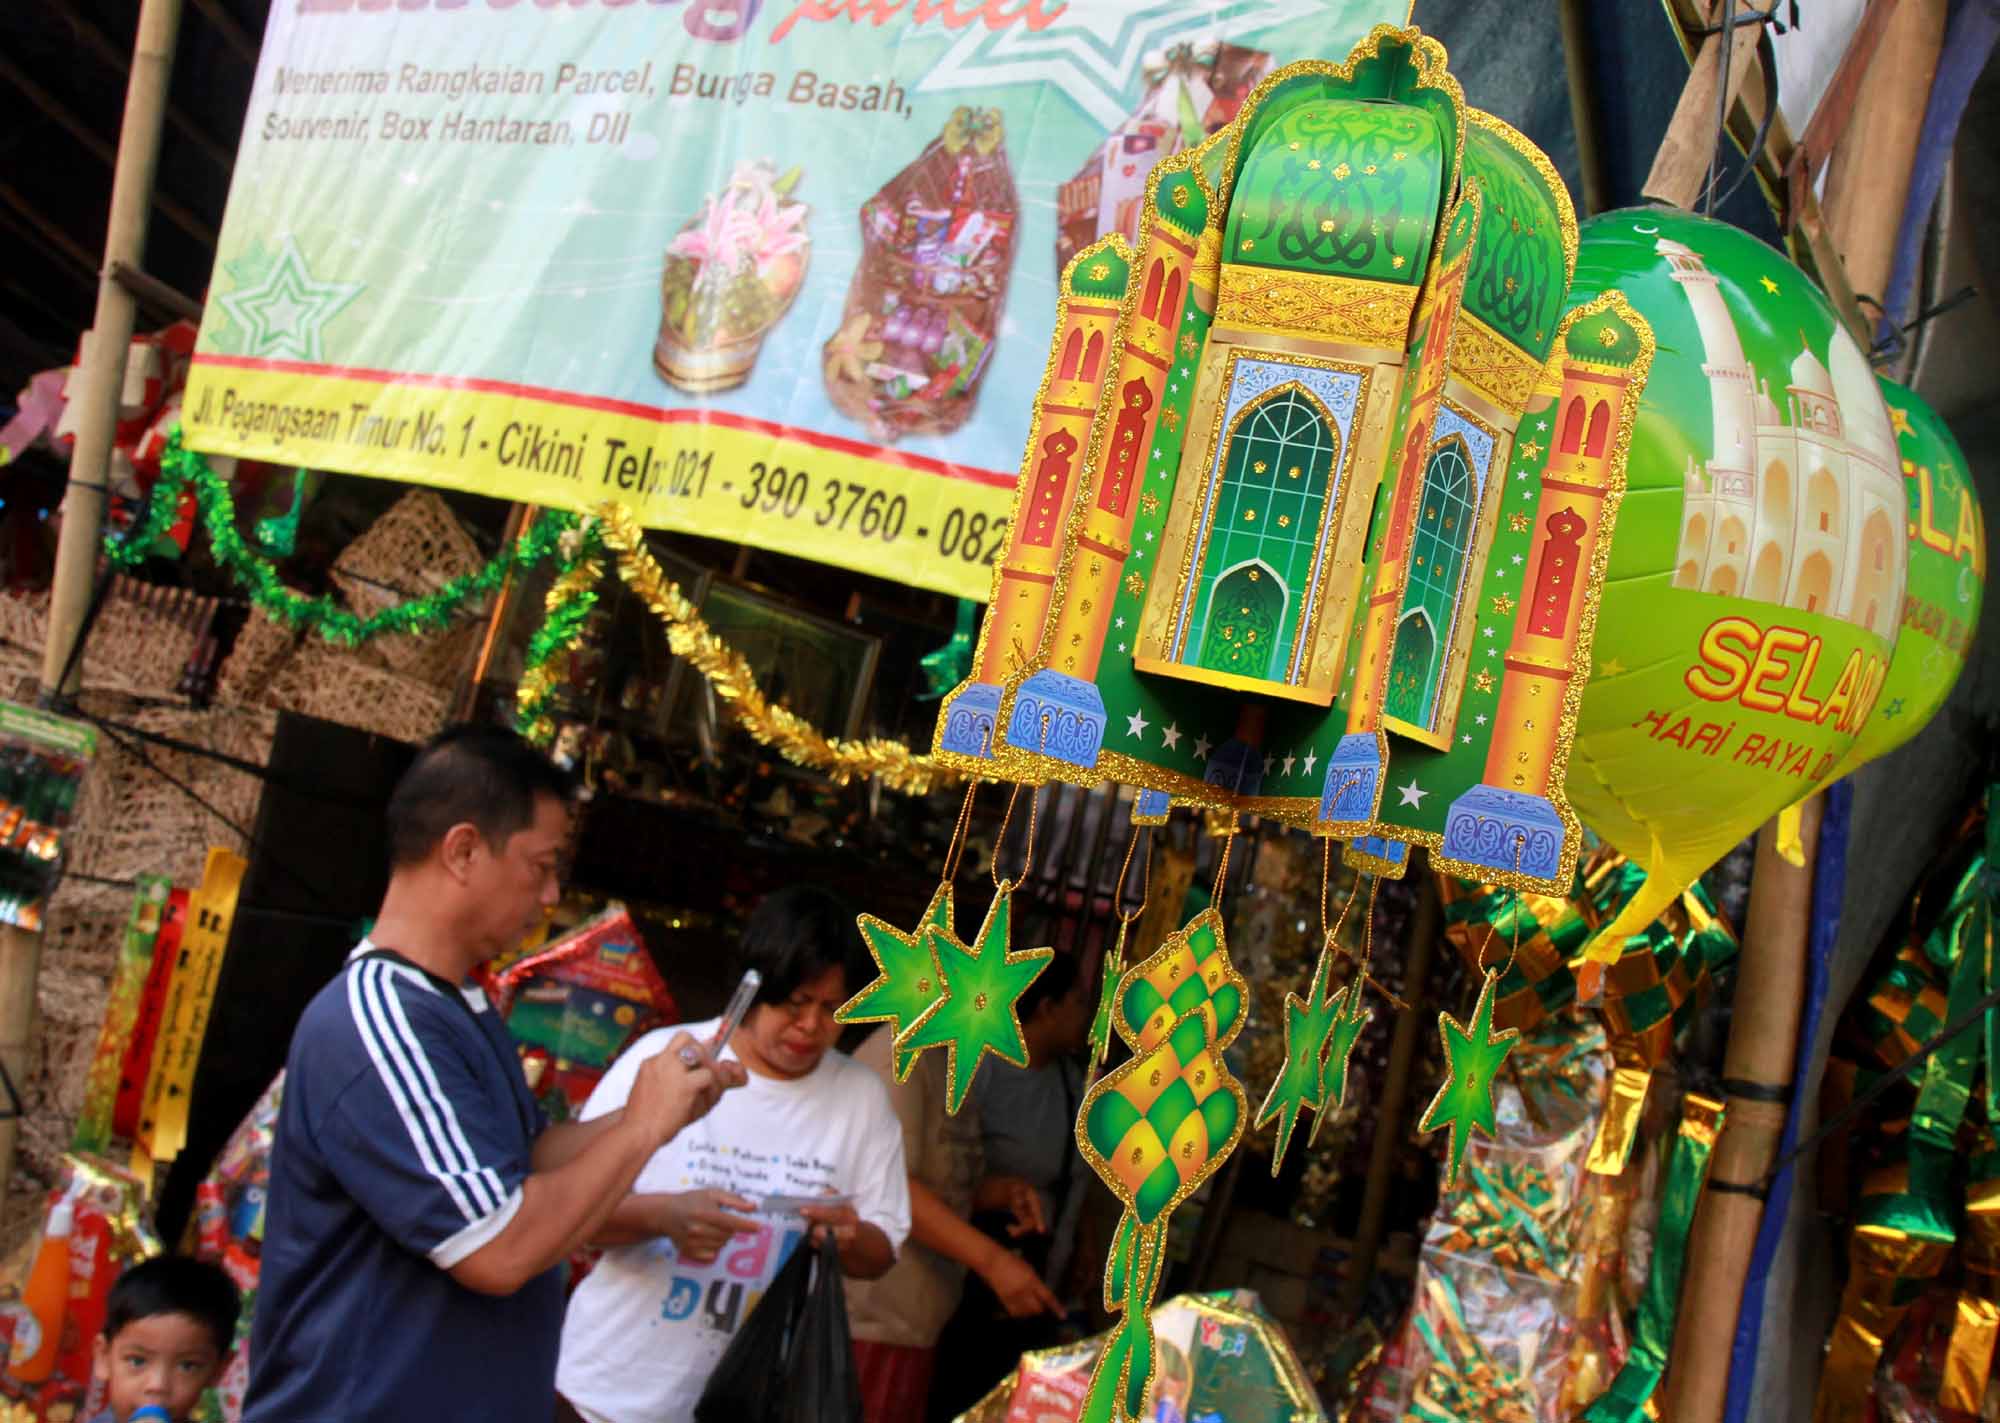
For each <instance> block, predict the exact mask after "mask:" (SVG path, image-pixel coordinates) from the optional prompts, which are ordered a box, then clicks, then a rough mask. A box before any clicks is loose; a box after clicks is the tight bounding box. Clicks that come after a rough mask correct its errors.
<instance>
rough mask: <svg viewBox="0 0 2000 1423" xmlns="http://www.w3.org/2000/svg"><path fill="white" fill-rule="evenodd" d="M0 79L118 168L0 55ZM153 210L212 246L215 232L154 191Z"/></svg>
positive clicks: (101, 145) (78, 122)
mask: <svg viewBox="0 0 2000 1423" xmlns="http://www.w3.org/2000/svg"><path fill="white" fill-rule="evenodd" d="M0 79H5V80H6V81H7V82H8V83H10V84H12V85H13V86H14V87H15V88H16V89H19V90H20V91H21V92H22V93H23V94H26V95H27V96H28V97H29V98H30V99H31V100H33V101H34V104H35V107H36V108H38V109H40V110H41V111H42V112H43V113H44V114H46V115H47V116H48V117H49V118H51V119H54V120H55V121H56V123H58V124H60V125H61V126H62V127H63V128H64V129H66V130H68V132H69V134H70V136H71V137H72V138H74V139H75V140H76V141H77V142H78V143H80V144H82V145H83V146H84V147H85V148H86V149H88V150H89V151H90V153H91V154H92V155H93V156H94V157H96V158H97V159H99V160H100V161H101V162H102V163H103V164H104V166H105V167H107V168H111V169H114V170H115V169H116V168H117V166H118V151H117V150H116V149H115V148H113V147H112V146H111V145H110V144H108V143H106V142H105V141H104V140H103V139H101V138H99V137H98V136H97V134H96V132H95V131H94V130H92V128H91V127H90V125H89V124H87V123H85V122H84V121H83V120H82V119H80V118H78V117H77V116H76V115H75V114H73V113H71V112H70V111H69V109H68V108H67V107H66V106H65V105H64V104H63V102H62V101H61V100H60V99H58V98H56V96H55V95H53V94H51V93H49V91H48V90H46V89H44V88H42V86H41V85H39V84H37V83H36V82H35V81H34V80H32V79H30V78H29V77H28V76H27V75H26V74H24V73H23V72H22V71H21V69H20V67H19V66H18V65H16V64H15V63H14V62H13V61H12V60H10V59H8V58H7V57H6V56H4V55H0ZM153 206H154V207H156V208H158V209H159V210H160V212H161V214H162V215H163V216H165V217H166V218H167V219H168V220H169V221H171V222H172V223H173V224H174V225H175V226H176V227H179V228H180V229H181V230H182V231H184V232H186V233H187V234H188V236H190V237H192V238H194V240H195V241H197V242H199V243H201V244H202V246H204V247H209V248H213V247H214V246H215V229H214V228H212V227H210V226H209V225H208V224H207V223H205V222H203V221H202V220H201V219H200V218H198V217H196V216H195V215H194V214H193V213H191V212H189V211H188V210H187V208H186V207H184V206H183V205H182V204H180V203H179V202H176V201H175V200H174V199H172V198H170V197H168V196H167V195H166V194H165V193H163V192H161V191H159V189H157V188H155V189H154V190H153Z"/></svg>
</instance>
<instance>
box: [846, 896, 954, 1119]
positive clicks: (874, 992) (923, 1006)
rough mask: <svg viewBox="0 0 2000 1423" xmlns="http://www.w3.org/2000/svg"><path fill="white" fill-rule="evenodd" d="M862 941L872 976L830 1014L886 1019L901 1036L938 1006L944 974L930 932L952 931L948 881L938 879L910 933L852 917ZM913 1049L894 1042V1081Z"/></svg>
mask: <svg viewBox="0 0 2000 1423" xmlns="http://www.w3.org/2000/svg"><path fill="white" fill-rule="evenodd" d="M854 922H855V924H856V926H857V927H858V928H859V929H860V930H861V941H862V943H864V944H866V945H867V946H868V953H869V956H870V957H871V958H873V959H874V960H875V974H876V976H875V981H874V982H873V983H871V984H869V985H868V986H867V987H866V988H864V989H862V990H861V991H860V992H859V993H857V994H855V995H854V996H853V997H852V998H850V999H848V1000H847V1001H846V1002H845V1003H843V1004H841V1005H840V1010H839V1011H838V1012H836V1013H835V1014H834V1015H833V1020H834V1022H836V1023H887V1024H888V1025H889V1031H890V1033H892V1034H893V1035H895V1036H896V1037H897V1038H898V1039H899V1040H900V1039H901V1037H902V1036H903V1034H904V1033H906V1032H907V1031H908V1030H909V1029H910V1028H911V1027H913V1026H914V1025H915V1024H916V1022H917V1021H918V1019H920V1018H922V1017H923V1016H924V1014H925V1013H927V1012H929V1011H930V1010H931V1009H932V1008H933V1007H935V1006H936V1005H937V1002H938V999H939V997H940V996H941V995H942V994H943V992H944V978H943V975H942V974H941V973H940V972H939V970H938V963H937V953H936V950H935V949H934V947H933V944H932V940H931V935H930V931H931V930H933V929H941V930H943V931H944V932H945V933H947V934H949V933H951V932H952V900H951V886H950V885H949V884H940V885H939V886H938V887H937V893H935V894H933V895H932V896H931V903H930V908H928V909H926V910H925V911H924V917H923V918H922V919H921V920H920V921H918V924H917V931H916V932H915V933H914V934H905V933H904V932H903V931H902V930H901V929H898V928H897V927H896V926H895V925H893V924H889V923H885V922H884V921H882V920H880V919H877V918H876V917H875V916H874V915H873V914H863V915H862V916H861V917H860V918H859V919H857V920H855V921H854ZM917 1051H918V1050H917V1049H911V1050H909V1051H905V1050H904V1048H903V1045H902V1043H901V1042H900V1041H898V1042H897V1043H896V1045H895V1052H894V1053H893V1055H892V1056H893V1060H894V1063H895V1068H896V1080H897V1081H898V1082H902V1081H904V1080H906V1079H907V1078H908V1077H909V1075H910V1068H911V1067H912V1066H914V1065H915V1064H916V1060H917Z"/></svg>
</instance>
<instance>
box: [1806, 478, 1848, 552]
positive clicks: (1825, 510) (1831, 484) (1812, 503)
mask: <svg viewBox="0 0 2000 1423" xmlns="http://www.w3.org/2000/svg"><path fill="white" fill-rule="evenodd" d="M1844 527H1845V526H1844V525H1843V523H1842V522H1841V517H1840V481H1839V480H1837V479H1835V478H1834V477H1833V471H1831V470H1827V469H1816V470H1814V471H1813V476H1812V478H1811V479H1809V480H1808V481H1806V532H1807V533H1808V534H1826V535H1828V536H1830V537H1832V538H1839V537H1840V536H1841V533H1842V531H1843V529H1844Z"/></svg>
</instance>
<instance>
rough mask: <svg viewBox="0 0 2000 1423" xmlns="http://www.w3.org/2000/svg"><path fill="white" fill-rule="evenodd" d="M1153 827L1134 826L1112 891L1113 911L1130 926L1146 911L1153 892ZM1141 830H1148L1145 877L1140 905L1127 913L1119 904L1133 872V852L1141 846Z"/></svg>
mask: <svg viewBox="0 0 2000 1423" xmlns="http://www.w3.org/2000/svg"><path fill="white" fill-rule="evenodd" d="M1152 829H1153V827H1152V826H1150V825H1135V826H1133V827H1132V838H1131V839H1130V840H1128V841H1126V842H1125V863H1124V864H1123V865H1122V866H1121V867H1120V868H1119V870H1118V884H1117V887H1116V888H1114V889H1113V890H1112V891H1111V912H1112V913H1113V914H1116V915H1117V916H1118V919H1119V922H1120V923H1122V924H1125V925H1126V926H1128V927H1129V926H1131V925H1133V924H1136V923H1138V922H1139V916H1140V915H1142V914H1144V913H1145V912H1146V900H1147V899H1148V898H1149V897H1150V896H1151V895H1152V892H1153V841H1152ZM1141 831H1144V832H1146V867H1145V871H1144V875H1145V877H1144V878H1143V879H1142V880H1141V881H1140V884H1139V907H1138V908H1137V909H1135V910H1133V911H1132V912H1131V913H1130V914H1127V913H1126V912H1125V911H1124V910H1122V909H1120V908H1119V907H1118V906H1119V904H1120V903H1122V902H1123V901H1124V898H1125V877H1126V876H1127V875H1128V874H1130V873H1131V872H1132V852H1133V851H1134V850H1136V849H1137V848H1138V847H1139V834H1140V832H1141Z"/></svg>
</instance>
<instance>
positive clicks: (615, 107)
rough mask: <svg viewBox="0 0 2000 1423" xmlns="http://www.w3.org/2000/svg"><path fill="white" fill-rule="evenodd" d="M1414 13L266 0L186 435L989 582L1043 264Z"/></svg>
mask: <svg viewBox="0 0 2000 1423" xmlns="http://www.w3.org/2000/svg"><path fill="white" fill-rule="evenodd" d="M1408 10H1409V6H1408V3H1407V0H1159V3H1146V0H1067V3H1063V0H985V3H983V4H975V3H974V0H278V3H276V4H274V5H273V7H272V9H271V15H270V21H269V26H268V29H267V31H266V34H265V38H264V48H263V55H262V60H261V62H260V64H259V67H258V72H257V79H256V85H255V88H254V90H253V92H252V96H251V101H250V109H249V113H248V116H247V119H246V122H245V125H244V134H243V142H242V148H241V151H240V153H239V156H238V159H237V165H236V173H235V179H234V182H233V184H232V187H231V190H230V196H229V207H228V212H227V216H226V218H225V221H224V224H223V230H222V235H221V240H220V242H219V244H218V248H217V256H216V266H215V272H214V277H213V280H212V283H211V286H210V290H209V293H208V298H209V300H208V307H207V313H206V317H205V319H204V321H203V323H202V330H201V339H200V342H199V345H198V346H197V348H196V352H195V357H194V364H193V369H192V373H191V375H190V377H189V382H188V389H187V394H186V397H185V401H184V406H183V409H184V412H185V413H184V419H185V423H186V430H187V435H188V438H189V442H190V443H191V444H192V445H193V446H195V447H196V448H198V449H202V450H206V451H209V452H212V453H220V454H229V455H236V456H241V457H244V458H250V459H257V460H264V461H269V462H273V463H278V464H284V465H301V466H310V467H314V468H320V469H330V470H340V471H345V472H349V473H355V474H368V475H377V476H381V477H385V478H392V479H401V480H410V481H415V482H419V483H424V484H431V485H437V486H442V487H446V488H455V489H463V490H471V491H476V492H479V493H482V494H488V495H492V496H494V497H496V498H503V499H513V500H522V501H527V502H532V503H536V504H543V505H551V506H559V507H570V508H589V507H592V506H594V505H596V504H598V503H600V502H601V501H603V500H604V499H606V498H613V499H618V500H622V501H624V502H626V503H628V504H630V505H631V506H632V507H633V508H634V509H635V510H636V511H637V513H638V514H639V516H640V518H641V519H642V520H643V521H644V522H645V523H646V524H648V525H650V526H652V527H656V528H663V529H679V530H686V531H690V532H695V533H700V534H704V535H708V536H710V537H715V538H723V539H732V540H738V541H741V542H744V543H747V544H752V545H755V546H757V547H760V548H768V549H775V550H779V551H782V552H785V553H790V554H795V555H798V556H801V557H805V558H812V559H817V560H821V561H824V562H828V563H834V564H839V565H842V566H845V567H850V568H855V569H859V570H862V571H865V572H869V573H874V574H878V575H880V576H883V577H888V578H893V579H897V580H899V581H902V582H905V583H909V584H913V585H916V586H919V587H923V588H929V589H935V590H938V591H942V592H948V593H954V594H958V595H960V596H964V597H970V598H979V599H984V598H985V596H986V594H987V590H988V587H989V584H990V581H991V565H992V563H993V561H994V560H995V559H996V558H997V557H998V555H999V552H1000V550H1001V549H1002V548H1003V547H1004V545H1005V535H1006V521H1007V518H1008V513H1009V509H1010V506H1011V503H1012V498H1013V488H1014V481H1015V467H1016V464H1017V462H1018V460H1019V458H1020V450H1021V446H1022V441H1023V439H1024V438H1025V434H1026V430H1027V422H1028V417H1029V413H1030V408H1031V405H1032V402H1033V400H1034V397H1035V393H1036V390H1037V389H1038V387H1039V385H1040V382H1041V378H1042V371H1043V367H1044V364H1045V362H1046V357H1047V346H1048V339H1049V332H1050V329H1051V327H1052V325H1053V322H1054V315H1055V297H1056V283H1057V278H1058V276H1059V274H1060V272H1061V269H1062V265H1063V263H1064V262H1065V261H1067V259H1068V258H1069V256H1070V255H1071V254H1073V253H1074V252H1075V251H1076V250H1077V249H1078V248H1080V247H1082V246H1083V245H1085V244H1087V243H1089V242H1090V241H1092V240H1094V239H1095V238H1096V237H1098V236H1099V235H1101V234H1103V233H1106V232H1111V231H1123V232H1125V234H1126V235H1127V236H1128V237H1130V236H1132V235H1133V234H1134V233H1135V231H1136V227H1137V222H1138V210H1139V207H1140V205H1141V203H1142V201H1143V199H1144V195H1145V184H1146V178H1147V175H1148V174H1149V173H1150V172H1151V170H1152V167H1153V165H1154V164H1155V163H1157V162H1158V161H1159V160H1160V159H1162V158H1164V157H1167V156H1169V155H1171V154H1173V153H1176V152H1179V151H1181V150H1182V149H1184V148H1186V147H1188V146H1190V145H1192V144H1195V143H1198V142H1200V141H1201V140H1202V139H1203V138H1204V137H1205V136H1206V135H1208V134H1210V133H1213V132H1214V131H1215V130H1217V129H1218V128H1220V127H1221V126H1222V125H1224V124H1226V123H1227V122H1228V121H1229V120H1230V119H1231V118H1232V117H1233V116H1234V115H1235V114H1236V112H1237V111H1238V109H1239V108H1240V107H1241V105H1242V102H1243V100H1244V99H1245V98H1247V97H1248V95H1249V94H1250V92H1251V90H1252V89H1254V88H1255V86H1256V84H1257V83H1258V81H1259V80H1260V79H1261V78H1262V77H1263V76H1264V75H1265V74H1267V73H1268V72H1269V71H1270V70H1271V69H1272V68H1274V67H1276V66H1277V65H1280V64H1283V63H1287V62H1290V61H1292V60H1295V59H1300V58H1308V57H1332V56H1340V55H1344V54H1345V53H1346V52H1347V50H1348V48H1349V47H1350V46H1351V45H1352V43H1353V42H1354V41H1355V40H1357V39H1359V38H1360V37H1361V36H1363V35H1364V34H1365V33H1366V32H1367V31H1368V29H1369V28H1370V27H1371V26H1373V25H1374V24H1376V23H1378V22H1390V23H1402V22H1404V21H1405V20H1406V19H1407V18H1408Z"/></svg>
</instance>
